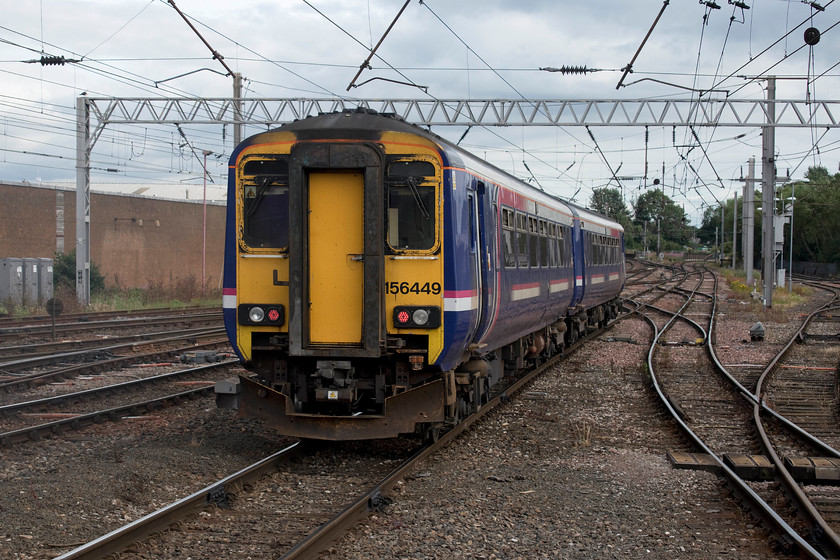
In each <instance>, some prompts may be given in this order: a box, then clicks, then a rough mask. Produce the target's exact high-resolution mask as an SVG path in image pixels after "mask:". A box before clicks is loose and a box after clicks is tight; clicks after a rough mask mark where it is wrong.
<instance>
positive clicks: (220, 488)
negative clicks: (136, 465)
mask: <svg viewBox="0 0 840 560" xmlns="http://www.w3.org/2000/svg"><path fill="white" fill-rule="evenodd" d="M303 448H304V447H303V446H302V445H301V443H300V442H297V443H294V444H292V445H290V446H289V447H286V448H285V449H282V450H280V451H278V452H277V453H274V454H273V455H269V456H268V457H266V458H265V459H262V460H260V461H258V462H256V463H254V464H253V465H251V466H249V467H246V468H244V469H242V470H240V471H238V472H236V473H234V474H232V475H230V476H227V477H225V478H223V479H221V480H219V481H218V482H214V483H213V484H211V485H210V486H207V487H206V488H203V489H201V490H199V491H198V492H195V493H193V494H190V495H189V496H187V497H186V498H183V499H181V500H178V501H176V502H173V503H172V504H170V505H168V506H166V507H164V508H162V509H159V510H157V511H154V512H152V513H150V514H148V515H145V516H143V517H141V518H140V519H137V520H136V521H133V522H131V523H129V524H128V525H125V526H123V527H120V528H119V529H115V530H114V531H111V532H110V533H107V534H105V535H103V536H101V537H99V538H97V539H95V540H93V541H91V542H89V543H87V544H84V545H82V546H80V547H78V548H74V549H73V550H71V551H69V552H65V553H64V554H62V555H61V556H58V557H56V558H55V560H99V559H101V558H104V557H105V556H107V555H109V554H113V555H119V553H121V552H122V551H124V550H125V549H126V548H127V547H128V546H130V545H131V544H133V543H136V542H138V541H140V540H142V539H144V538H146V537H148V536H149V535H152V534H153V533H155V532H157V531H164V530H166V529H167V528H168V527H169V526H170V525H172V524H173V523H175V522H177V521H179V520H180V519H183V518H184V517H185V516H187V515H189V514H190V513H193V512H196V511H199V510H201V509H202V508H204V507H205V506H207V505H209V504H213V503H219V502H220V501H221V500H223V499H224V497H225V496H226V495H227V493H228V492H230V490H231V489H232V488H241V487H242V486H244V485H245V484H246V483H248V482H251V481H255V480H258V479H259V478H260V477H261V476H263V475H264V474H268V473H270V472H272V471H273V470H274V469H276V468H277V465H278V464H279V463H281V462H282V461H286V460H289V459H291V458H292V457H294V456H297V455H299V454H300V453H301V452H302V451H303Z"/></svg>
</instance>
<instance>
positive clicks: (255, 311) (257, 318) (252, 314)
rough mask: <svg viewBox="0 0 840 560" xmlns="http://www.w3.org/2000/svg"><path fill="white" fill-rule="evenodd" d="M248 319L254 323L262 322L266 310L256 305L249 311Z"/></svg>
mask: <svg viewBox="0 0 840 560" xmlns="http://www.w3.org/2000/svg"><path fill="white" fill-rule="evenodd" d="M248 319H249V320H250V321H251V322H252V323H262V320H263V319H265V311H263V308H262V307H256V306H254V307H252V308H251V309H250V310H249V311H248Z"/></svg>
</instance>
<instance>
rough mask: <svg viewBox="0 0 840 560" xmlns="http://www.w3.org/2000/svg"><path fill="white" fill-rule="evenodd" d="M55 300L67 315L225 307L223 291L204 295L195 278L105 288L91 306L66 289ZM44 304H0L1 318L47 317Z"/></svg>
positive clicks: (58, 290)
mask: <svg viewBox="0 0 840 560" xmlns="http://www.w3.org/2000/svg"><path fill="white" fill-rule="evenodd" d="M54 295H55V297H56V298H58V299H59V300H61V302H62V303H63V304H64V313H84V312H97V311H133V310H137V309H153V308H160V307H165V308H171V309H182V308H187V307H219V308H221V306H222V293H221V290H219V289H217V288H214V289H209V288H206V289H205V290H204V291H203V293H202V290H201V286H200V282H199V281H198V280H197V279H196V278H195V277H193V276H188V277H186V278H183V279H170V281H169V283H168V284H164V283H162V282H160V283H152V284H150V285H149V287H147V288H143V289H141V288H122V289H121V288H114V287H111V288H106V289H105V290H101V291H99V292H95V293H92V294H91V297H90V305H89V306H88V307H82V306H81V305H80V304H79V302H78V299H77V298H76V290H75V287H74V288H69V287H66V286H58V287H56V288H55V294H54ZM45 314H46V309H45V307H44V306H43V305H40V306H38V305H30V306H21V305H10V303H9V302H5V303H0V316H2V315H11V316H13V317H31V316H33V315H45Z"/></svg>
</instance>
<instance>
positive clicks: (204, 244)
mask: <svg viewBox="0 0 840 560" xmlns="http://www.w3.org/2000/svg"><path fill="white" fill-rule="evenodd" d="M201 153H202V154H204V197H203V202H202V210H203V212H204V219H203V220H202V226H201V295H204V287H205V285H206V284H207V156H209V155H210V154H212V153H213V152H212V151H210V150H203V151H202V152H201Z"/></svg>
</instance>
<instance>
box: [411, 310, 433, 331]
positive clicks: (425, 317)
mask: <svg viewBox="0 0 840 560" xmlns="http://www.w3.org/2000/svg"><path fill="white" fill-rule="evenodd" d="M411 320H412V321H414V324H415V325H417V326H421V327H422V326H423V325H425V324H426V323H428V322H429V312H428V311H426V310H425V309H423V308H420V309H415V310H414V313H412V314H411Z"/></svg>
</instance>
